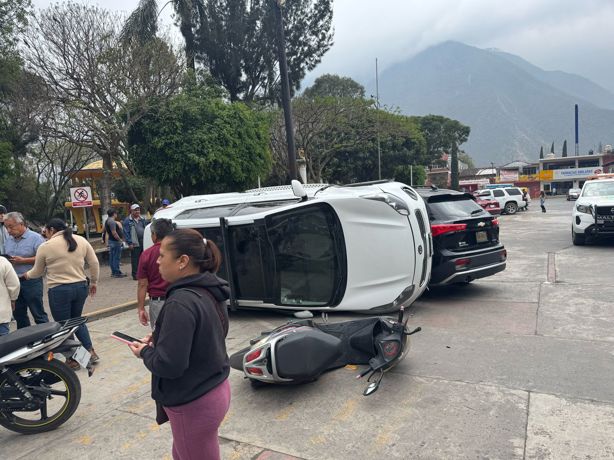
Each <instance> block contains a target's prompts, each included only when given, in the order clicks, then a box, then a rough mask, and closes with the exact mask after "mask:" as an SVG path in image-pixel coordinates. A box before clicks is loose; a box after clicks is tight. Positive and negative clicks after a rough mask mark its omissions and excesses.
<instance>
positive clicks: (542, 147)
mask: <svg viewBox="0 0 614 460" xmlns="http://www.w3.org/2000/svg"><path fill="white" fill-rule="evenodd" d="M539 159H540V160H543V159H544V146H543V145H542V146H541V147H540V148H539Z"/></svg>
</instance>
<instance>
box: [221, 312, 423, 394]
mask: <svg viewBox="0 0 614 460" xmlns="http://www.w3.org/2000/svg"><path fill="white" fill-rule="evenodd" d="M403 316H404V309H403V308H401V310H400V311H399V316H398V318H397V319H396V320H394V319H392V318H383V317H374V318H363V319H358V320H352V321H343V322H337V323H328V322H323V323H316V322H315V321H313V320H310V319H309V320H299V321H290V322H288V323H286V324H284V325H282V326H280V327H278V328H276V329H274V330H273V331H270V332H263V333H262V335H261V336H260V337H258V338H256V339H253V340H251V341H250V346H249V347H246V348H244V349H242V350H240V351H238V352H237V353H234V354H233V355H232V356H231V357H230V365H231V367H232V368H234V369H237V370H240V371H243V373H244V375H245V378H247V379H249V380H250V382H251V383H252V384H254V385H258V384H261V383H280V384H292V383H303V382H310V381H313V380H316V379H317V378H318V377H319V376H320V375H321V374H322V373H323V372H326V371H328V370H332V369H336V368H339V367H343V366H345V365H347V364H366V365H367V368H366V369H365V370H364V371H362V372H361V373H360V374H359V375H358V376H357V378H362V377H364V376H366V375H367V374H370V375H369V377H368V381H369V385H368V386H367V387H366V388H365V390H364V392H363V395H365V396H368V395H370V394H373V393H374V392H375V391H377V389H378V388H379V386H380V383H381V381H382V378H383V376H384V373H385V372H386V371H389V370H390V369H392V368H393V367H394V366H396V365H397V364H398V363H399V362H400V361H401V360H403V359H404V358H405V356H406V354H407V352H408V351H409V336H410V335H412V334H415V333H416V332H419V331H420V330H421V328H419V327H418V328H416V329H414V330H413V331H411V332H410V331H409V330H408V329H407V320H405V321H404V320H403ZM325 319H326V317H325Z"/></svg>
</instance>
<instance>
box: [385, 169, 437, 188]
mask: <svg viewBox="0 0 614 460" xmlns="http://www.w3.org/2000/svg"><path fill="white" fill-rule="evenodd" d="M394 179H395V180H396V181H399V182H403V183H405V184H407V185H413V186H421V185H424V183H425V182H426V169H425V168H424V166H422V165H416V166H412V167H411V168H410V167H409V166H407V165H404V166H399V167H397V168H396V173H395V176H394ZM446 186H447V184H446Z"/></svg>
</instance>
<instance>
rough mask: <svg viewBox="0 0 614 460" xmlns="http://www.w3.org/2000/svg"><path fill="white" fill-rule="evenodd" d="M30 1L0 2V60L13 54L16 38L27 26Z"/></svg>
mask: <svg viewBox="0 0 614 460" xmlns="http://www.w3.org/2000/svg"><path fill="white" fill-rule="evenodd" d="M31 8H32V0H0V59H4V58H5V57H6V53H8V52H10V53H13V52H14V51H15V46H16V45H17V41H18V37H19V35H20V34H21V32H23V30H24V28H25V27H26V25H27V24H28V17H29V15H30V14H31Z"/></svg>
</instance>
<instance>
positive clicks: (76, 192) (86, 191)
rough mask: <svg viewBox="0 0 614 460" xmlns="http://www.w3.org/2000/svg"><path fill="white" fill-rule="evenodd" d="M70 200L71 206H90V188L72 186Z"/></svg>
mask: <svg viewBox="0 0 614 460" xmlns="http://www.w3.org/2000/svg"><path fill="white" fill-rule="evenodd" d="M70 200H71V201H72V207H73V208H90V207H92V189H91V188H90V187H72V188H71V189H70Z"/></svg>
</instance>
